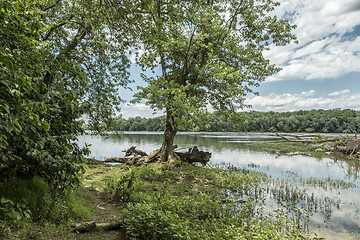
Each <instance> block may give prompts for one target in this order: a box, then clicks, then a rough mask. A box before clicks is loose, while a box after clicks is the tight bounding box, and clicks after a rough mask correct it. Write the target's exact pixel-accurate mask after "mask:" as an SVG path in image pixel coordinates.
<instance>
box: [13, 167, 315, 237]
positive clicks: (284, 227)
mask: <svg viewBox="0 0 360 240" xmlns="http://www.w3.org/2000/svg"><path fill="white" fill-rule="evenodd" d="M266 179H267V177H266V176H265V175H263V174H260V173H258V172H252V171H244V170H238V169H236V168H233V167H230V166H227V167H226V166H222V167H221V168H219V167H217V168H204V167H198V166H193V165H190V164H180V165H176V166H174V165H168V164H151V165H146V166H140V167H133V166H126V165H106V164H103V163H99V162H96V161H93V162H92V163H90V164H88V165H87V167H86V172H85V174H84V175H83V176H82V181H83V187H82V188H81V189H78V197H79V198H82V199H84V200H85V203H84V206H85V207H86V208H87V209H88V210H89V211H90V212H91V214H90V215H89V216H84V217H83V218H81V217H80V218H79V217H78V218H77V219H69V221H67V222H64V223H59V224H56V223H53V222H46V221H44V222H42V223H41V224H35V223H31V222H30V223H27V225H26V227H24V228H22V229H19V230H18V231H12V232H11V233H9V235H8V239H28V237H29V236H32V239H100V238H101V239H253V238H255V237H258V238H260V239H269V236H271V239H302V237H305V239H306V238H309V235H308V234H307V233H306V216H305V215H306V214H305V213H303V212H301V211H300V210H298V211H292V212H293V213H292V214H294V213H295V212H297V215H296V216H295V215H290V214H288V213H289V212H290V211H289V210H290V209H289V208H290V206H284V209H279V210H277V211H275V212H272V213H268V212H267V211H266V210H265V209H264V208H263V205H262V199H261V198H259V195H261V192H259V191H260V189H262V188H260V185H261V184H262V182H263V181H266ZM303 220H305V222H304V221H303ZM75 221H96V222H98V223H103V222H121V223H122V224H121V227H120V228H119V229H117V230H112V231H104V230H100V231H96V230H95V231H90V232H84V233H75V232H72V230H73V229H72V227H71V224H73V223H75Z"/></svg>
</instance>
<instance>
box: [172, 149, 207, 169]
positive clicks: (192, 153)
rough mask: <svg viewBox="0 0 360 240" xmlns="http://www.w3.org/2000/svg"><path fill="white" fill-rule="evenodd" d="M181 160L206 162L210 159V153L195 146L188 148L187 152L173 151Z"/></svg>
mask: <svg viewBox="0 0 360 240" xmlns="http://www.w3.org/2000/svg"><path fill="white" fill-rule="evenodd" d="M175 154H176V155H178V156H179V157H180V159H181V161H183V162H187V163H195V162H199V163H201V164H204V165H205V164H206V163H208V162H209V161H210V158H211V153H209V152H204V151H200V150H199V149H198V147H197V146H194V147H192V148H189V150H188V152H185V153H182V152H175Z"/></svg>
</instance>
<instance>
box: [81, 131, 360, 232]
mask: <svg viewBox="0 0 360 240" xmlns="http://www.w3.org/2000/svg"><path fill="white" fill-rule="evenodd" d="M162 137H163V135H162V133H161V132H125V133H123V134H120V135H115V134H114V135H110V136H109V137H101V136H93V135H83V136H81V137H80V138H79V143H80V145H83V144H85V143H88V144H91V146H90V150H91V154H90V156H89V157H90V158H95V159H98V160H104V159H105V158H108V157H123V156H124V153H123V152H122V151H123V150H125V149H127V148H129V147H131V146H137V148H138V149H141V150H143V151H145V152H147V153H150V152H151V151H153V150H155V149H158V148H159V147H160V146H161V143H162ZM274 139H277V137H276V136H269V135H266V134H261V133H246V134H245V133H244V134H238V133H202V132H199V133H181V132H180V133H178V134H177V136H176V138H175V144H177V145H178V146H179V147H180V148H182V149H184V150H185V149H187V148H189V147H192V146H198V147H199V149H201V150H203V151H209V152H211V153H212V157H211V161H210V164H212V165H218V164H224V163H225V164H231V165H234V166H236V167H238V168H243V169H247V170H255V171H259V172H263V173H265V174H267V175H268V176H270V177H271V179H273V180H272V181H271V183H268V184H269V188H270V189H271V190H270V191H269V192H268V193H267V195H266V197H267V200H266V204H267V208H268V209H276V208H277V207H278V204H277V202H278V201H281V202H291V201H293V202H296V205H297V207H299V208H302V209H306V210H308V211H309V214H310V218H309V230H310V231H315V232H317V233H318V234H319V236H320V237H325V239H360V178H359V176H360V173H359V164H358V163H357V164H356V163H347V162H345V161H342V160H333V159H330V158H322V159H317V158H314V157H309V156H302V155H294V156H288V155H276V154H269V153H267V152H265V151H262V150H259V149H252V148H251V147H250V146H249V143H251V142H264V141H270V140H274Z"/></svg>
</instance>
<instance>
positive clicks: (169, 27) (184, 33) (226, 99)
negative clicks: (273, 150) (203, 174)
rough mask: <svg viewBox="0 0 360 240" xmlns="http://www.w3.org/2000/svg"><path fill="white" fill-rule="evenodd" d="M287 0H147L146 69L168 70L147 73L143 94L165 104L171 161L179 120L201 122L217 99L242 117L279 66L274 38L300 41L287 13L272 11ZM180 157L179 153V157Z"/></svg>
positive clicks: (142, 58) (165, 148) (158, 106)
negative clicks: (272, 56) (271, 52)
mask: <svg viewBox="0 0 360 240" xmlns="http://www.w3.org/2000/svg"><path fill="white" fill-rule="evenodd" d="M278 4H279V3H277V2H274V1H272V0H256V1H254V0H242V1H235V0H230V1H222V0H208V1H200V0H195V1H186V0H185V1H173V0H172V1H169V0H145V1H141V9H142V12H143V14H142V15H141V17H142V22H143V28H142V31H141V33H140V36H139V39H140V42H141V44H142V48H141V49H142V52H141V54H140V55H139V57H138V59H137V60H138V63H139V64H140V65H141V66H142V67H143V68H144V69H154V68H155V67H160V68H161V72H162V74H161V75H159V76H156V77H148V76H145V75H143V78H144V79H145V81H146V82H147V83H148V86H146V87H140V88H139V89H140V92H139V93H138V94H136V97H137V99H136V101H141V100H142V99H145V100H146V103H147V104H148V105H150V106H151V107H152V108H153V109H155V110H161V111H165V113H166V125H165V134H164V143H163V145H162V155H163V160H167V159H170V158H173V157H174V155H173V151H172V145H173V139H174V136H175V134H176V132H177V130H178V129H179V127H182V126H186V125H188V124H189V123H195V124H197V123H198V122H199V121H198V120H199V119H200V118H199V116H201V115H203V114H204V113H207V111H208V109H209V106H211V107H212V108H213V109H214V110H215V111H216V112H218V113H220V115H222V116H227V117H229V116H235V115H234V113H235V112H236V110H238V109H239V108H243V107H244V104H243V102H244V99H245V96H246V94H248V93H253V92H254V91H253V89H252V87H254V86H257V85H258V84H259V82H261V81H262V80H264V79H265V78H266V77H267V76H270V75H272V74H274V73H276V72H277V71H278V70H279V68H277V67H276V66H275V65H273V64H270V61H269V60H268V59H265V58H264V56H263V51H265V50H267V49H268V46H269V44H276V45H285V44H288V43H289V42H290V41H292V40H295V37H294V35H292V34H291V30H292V29H293V28H294V26H292V25H291V24H290V23H289V22H288V21H287V20H284V19H278V18H277V17H276V16H271V15H270V14H269V13H270V12H271V11H272V10H274V8H275V7H276V6H278ZM175 157H176V156H175Z"/></svg>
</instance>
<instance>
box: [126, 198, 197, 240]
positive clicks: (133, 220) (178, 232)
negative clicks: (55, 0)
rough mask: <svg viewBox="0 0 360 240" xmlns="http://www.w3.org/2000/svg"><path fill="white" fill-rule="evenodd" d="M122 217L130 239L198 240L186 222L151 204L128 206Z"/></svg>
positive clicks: (172, 213) (174, 214)
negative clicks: (124, 219)
mask: <svg viewBox="0 0 360 240" xmlns="http://www.w3.org/2000/svg"><path fill="white" fill-rule="evenodd" d="M124 216H125V218H126V219H127V221H126V233H127V235H128V237H129V238H130V239H138V240H141V239H144V240H145V239H146V240H152V239H154V240H155V239H168V240H173V239H199V238H198V237H199V235H198V234H197V233H196V231H194V230H193V229H191V228H190V225H189V222H188V221H187V220H184V219H181V218H180V217H179V215H177V214H176V213H174V212H171V211H167V210H162V209H160V208H157V207H155V206H154V205H152V204H148V203H137V204H129V205H128V208H127V209H126V210H125V211H124Z"/></svg>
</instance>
